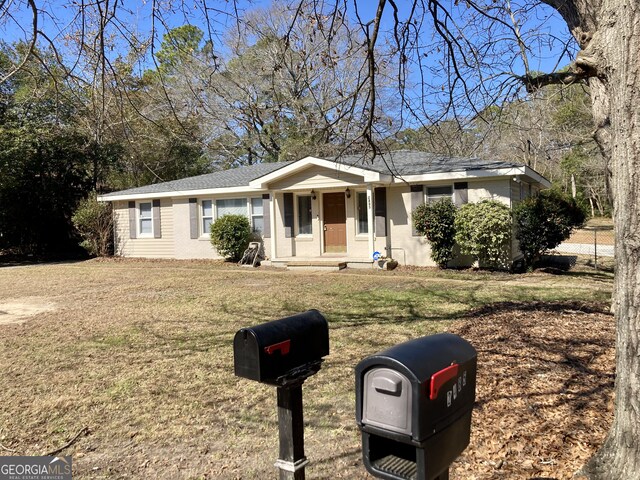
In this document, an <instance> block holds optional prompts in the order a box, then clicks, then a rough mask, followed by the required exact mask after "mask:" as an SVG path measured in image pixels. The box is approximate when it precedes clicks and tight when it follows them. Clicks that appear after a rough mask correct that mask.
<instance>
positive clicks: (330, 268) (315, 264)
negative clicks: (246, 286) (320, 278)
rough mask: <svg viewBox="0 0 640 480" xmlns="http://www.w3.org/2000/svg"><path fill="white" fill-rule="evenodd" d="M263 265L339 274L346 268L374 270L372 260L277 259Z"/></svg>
mask: <svg viewBox="0 0 640 480" xmlns="http://www.w3.org/2000/svg"><path fill="white" fill-rule="evenodd" d="M262 264H263V265H265V266H267V265H270V266H272V267H278V268H286V269H288V270H316V271H327V272H337V271H339V270H343V269H345V268H369V269H370V268H372V267H373V263H372V262H371V260H366V261H362V260H346V259H339V260H337V259H330V258H326V259H323V258H318V259H304V260H291V259H276V260H272V261H265V262H262Z"/></svg>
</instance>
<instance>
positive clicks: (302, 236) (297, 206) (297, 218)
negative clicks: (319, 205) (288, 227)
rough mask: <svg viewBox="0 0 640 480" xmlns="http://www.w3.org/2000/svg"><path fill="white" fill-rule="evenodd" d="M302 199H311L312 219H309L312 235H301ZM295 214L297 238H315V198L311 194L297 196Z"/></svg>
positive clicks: (294, 207)
mask: <svg viewBox="0 0 640 480" xmlns="http://www.w3.org/2000/svg"><path fill="white" fill-rule="evenodd" d="M300 197H309V199H310V200H311V212H312V213H311V218H310V219H309V222H310V225H311V233H300V201H299V200H298V199H299V198H300ZM293 213H294V215H295V225H294V227H295V232H296V235H295V236H296V238H300V239H311V238H313V197H312V196H311V193H304V194H302V193H301V194H296V195H295V202H294V206H293Z"/></svg>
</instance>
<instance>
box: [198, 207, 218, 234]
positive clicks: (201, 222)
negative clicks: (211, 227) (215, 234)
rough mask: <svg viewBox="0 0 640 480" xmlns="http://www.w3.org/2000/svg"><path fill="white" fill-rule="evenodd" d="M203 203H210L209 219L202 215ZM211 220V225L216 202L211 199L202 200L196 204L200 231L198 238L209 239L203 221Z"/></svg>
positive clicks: (214, 216) (214, 217) (214, 214)
mask: <svg viewBox="0 0 640 480" xmlns="http://www.w3.org/2000/svg"><path fill="white" fill-rule="evenodd" d="M204 202H211V217H209V216H206V217H205V215H204ZM207 218H211V223H213V222H214V221H215V219H216V201H215V200H214V199H213V198H203V199H201V200H199V202H198V220H199V224H198V228H199V229H200V238H207V239H208V238H209V235H210V232H205V230H204V221H205V219H207Z"/></svg>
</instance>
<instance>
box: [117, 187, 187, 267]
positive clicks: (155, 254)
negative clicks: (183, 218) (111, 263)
mask: <svg viewBox="0 0 640 480" xmlns="http://www.w3.org/2000/svg"><path fill="white" fill-rule="evenodd" d="M136 207H137V203H136ZM113 213H114V220H115V231H114V233H115V252H116V255H121V256H124V257H142V258H175V248H174V232H173V205H172V200H171V199H170V198H163V199H161V200H160V231H161V232H162V238H146V237H145V238H130V234H129V204H128V202H114V205H113Z"/></svg>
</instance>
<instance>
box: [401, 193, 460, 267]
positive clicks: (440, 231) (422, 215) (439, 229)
mask: <svg viewBox="0 0 640 480" xmlns="http://www.w3.org/2000/svg"><path fill="white" fill-rule="evenodd" d="M412 216H413V224H414V225H415V228H416V231H417V232H418V233H419V234H420V235H424V236H425V237H426V238H427V240H429V243H431V258H432V259H433V261H434V262H436V264H438V266H439V267H440V268H446V267H447V264H448V263H449V261H450V260H451V259H452V258H453V246H454V245H455V243H456V242H455V239H454V236H455V233H456V230H455V226H454V221H455V217H456V207H455V205H454V204H453V203H452V202H451V200H450V199H448V198H443V199H441V200H439V201H437V202H435V203H423V204H422V205H419V206H418V208H416V209H415V210H414V211H413V214H412Z"/></svg>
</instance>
